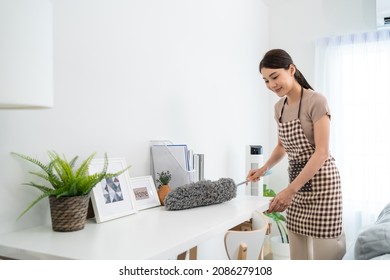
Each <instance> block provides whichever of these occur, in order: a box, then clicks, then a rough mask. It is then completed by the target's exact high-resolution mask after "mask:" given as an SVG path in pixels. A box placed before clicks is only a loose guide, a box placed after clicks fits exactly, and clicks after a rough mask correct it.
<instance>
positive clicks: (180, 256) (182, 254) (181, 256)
mask: <svg viewBox="0 0 390 280" xmlns="http://www.w3.org/2000/svg"><path fill="white" fill-rule="evenodd" d="M186 256H187V251H185V252H183V253H181V254H180V255H178V256H177V259H178V260H180V261H181V260H185V259H186Z"/></svg>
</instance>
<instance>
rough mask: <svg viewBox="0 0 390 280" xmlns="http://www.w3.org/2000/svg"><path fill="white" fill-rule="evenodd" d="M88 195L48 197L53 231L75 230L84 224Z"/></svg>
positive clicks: (80, 228)
mask: <svg viewBox="0 0 390 280" xmlns="http://www.w3.org/2000/svg"><path fill="white" fill-rule="evenodd" d="M89 197H90V195H85V196H70V197H59V198H56V197H53V196H50V197H49V201H50V212H51V223H52V227H53V230H54V231H63V232H64V231H77V230H82V229H83V228H84V226H85V222H86V219H87V213H88V202H89Z"/></svg>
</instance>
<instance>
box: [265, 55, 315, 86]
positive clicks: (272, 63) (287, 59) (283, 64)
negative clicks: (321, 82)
mask: <svg viewBox="0 0 390 280" xmlns="http://www.w3.org/2000/svg"><path fill="white" fill-rule="evenodd" d="M291 64H294V62H293V60H292V58H291V56H290V55H289V54H288V53H287V52H286V51H285V50H282V49H273V50H270V51H268V52H267V53H266V54H265V55H264V57H263V59H262V60H261V61H260V66H259V70H260V73H261V69H263V68H270V69H280V68H283V69H285V70H288V68H289V67H290V65H291ZM294 65H295V64H294ZM295 68H296V71H295V74H294V78H295V79H296V80H297V82H298V83H299V84H300V85H301V86H302V87H303V88H305V89H313V88H312V87H311V86H310V85H309V83H308V82H307V81H306V79H305V77H304V76H303V75H302V73H301V72H300V71H299V70H298V68H297V67H296V66H295Z"/></svg>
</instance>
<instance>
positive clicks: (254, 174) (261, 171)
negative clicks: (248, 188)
mask: <svg viewBox="0 0 390 280" xmlns="http://www.w3.org/2000/svg"><path fill="white" fill-rule="evenodd" d="M267 171H268V168H267V167H265V166H262V167H260V168H258V169H252V170H250V171H249V172H248V175H247V176H246V180H247V181H248V182H257V181H259V180H260V178H261V177H264V176H265V174H266V173H267Z"/></svg>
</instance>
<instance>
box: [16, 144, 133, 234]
mask: <svg viewBox="0 0 390 280" xmlns="http://www.w3.org/2000/svg"><path fill="white" fill-rule="evenodd" d="M12 154H13V155H16V156H18V157H20V158H22V159H24V160H27V161H29V162H31V163H33V164H35V165H36V166H38V167H39V168H40V169H41V171H31V172H30V174H33V175H35V176H37V177H39V178H40V179H41V181H43V183H42V182H29V183H25V184H24V185H27V186H31V187H34V188H36V189H38V190H39V191H41V192H42V194H41V195H39V196H38V197H37V198H36V199H35V200H33V201H32V202H31V203H30V205H29V206H28V207H27V208H26V209H25V210H24V211H23V212H22V213H21V214H20V215H19V217H18V219H19V218H20V217H21V216H23V215H24V214H25V213H26V212H27V211H28V210H30V209H31V208H32V207H33V206H34V205H35V204H37V203H38V202H39V201H41V200H42V199H44V198H45V197H48V198H49V203H50V213H51V220H52V228H53V230H54V231H77V230H81V229H83V228H84V225H85V222H86V217H87V211H88V204H89V198H90V192H91V190H92V188H93V187H95V185H96V184H97V183H99V182H100V181H101V180H103V179H106V178H112V177H115V176H118V175H119V174H122V173H123V172H124V171H125V170H127V169H128V168H125V169H124V170H121V171H119V172H117V173H114V174H110V173H107V168H108V159H107V155H106V154H105V157H104V166H103V169H102V171H100V172H99V173H95V174H89V172H88V167H89V164H90V162H91V161H92V159H93V158H94V156H95V153H93V154H92V155H90V156H89V157H88V158H87V159H86V160H84V161H83V162H82V163H81V165H80V166H79V167H78V168H76V161H77V159H78V156H76V157H74V158H73V159H72V160H70V161H68V160H67V159H66V158H65V156H64V157H61V156H60V155H59V154H57V153H56V152H54V151H49V152H48V155H49V159H50V160H49V163H47V164H44V163H43V162H41V161H39V160H37V159H35V158H32V157H29V156H26V155H22V154H19V153H12ZM44 183H46V184H44Z"/></svg>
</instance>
